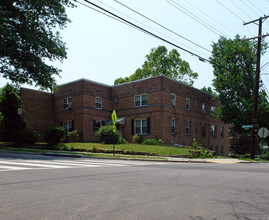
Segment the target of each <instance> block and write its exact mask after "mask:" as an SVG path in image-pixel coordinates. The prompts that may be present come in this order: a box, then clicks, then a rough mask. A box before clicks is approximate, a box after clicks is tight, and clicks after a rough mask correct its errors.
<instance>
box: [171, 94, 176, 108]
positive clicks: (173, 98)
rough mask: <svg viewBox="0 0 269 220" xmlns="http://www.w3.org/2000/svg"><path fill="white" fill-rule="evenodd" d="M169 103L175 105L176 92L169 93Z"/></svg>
mask: <svg viewBox="0 0 269 220" xmlns="http://www.w3.org/2000/svg"><path fill="white" fill-rule="evenodd" d="M171 104H172V105H173V106H176V94H174V93H171Z"/></svg>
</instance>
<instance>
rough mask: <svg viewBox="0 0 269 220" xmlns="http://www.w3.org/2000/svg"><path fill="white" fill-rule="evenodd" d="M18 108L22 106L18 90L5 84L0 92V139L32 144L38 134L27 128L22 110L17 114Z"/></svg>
mask: <svg viewBox="0 0 269 220" xmlns="http://www.w3.org/2000/svg"><path fill="white" fill-rule="evenodd" d="M19 108H22V102H21V98H20V96H19V94H18V91H17V89H16V88H14V87H12V86H11V85H8V84H7V85H6V86H5V87H4V88H3V89H2V90H1V93H0V140H2V141H8V142H15V143H18V144H21V143H29V144H33V143H35V142H36V141H37V139H38V138H39V134H38V133H37V132H36V131H33V130H30V129H28V127H27V122H26V120H25V119H24V111H22V114H18V109H19Z"/></svg>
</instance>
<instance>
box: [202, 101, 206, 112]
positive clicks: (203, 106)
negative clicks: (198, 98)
mask: <svg viewBox="0 0 269 220" xmlns="http://www.w3.org/2000/svg"><path fill="white" fill-rule="evenodd" d="M202 112H203V113H205V103H203V104H202Z"/></svg>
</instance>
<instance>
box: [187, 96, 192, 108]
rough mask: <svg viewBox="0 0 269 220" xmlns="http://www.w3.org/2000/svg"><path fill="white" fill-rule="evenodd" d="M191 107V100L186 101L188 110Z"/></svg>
mask: <svg viewBox="0 0 269 220" xmlns="http://www.w3.org/2000/svg"><path fill="white" fill-rule="evenodd" d="M190 108H191V106H190V99H188V98H187V99H186V109H187V110H190Z"/></svg>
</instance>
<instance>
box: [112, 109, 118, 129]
mask: <svg viewBox="0 0 269 220" xmlns="http://www.w3.org/2000/svg"><path fill="white" fill-rule="evenodd" d="M111 118H112V121H113V132H114V133H116V131H117V128H116V121H117V119H118V117H117V114H116V111H115V109H114V110H113V112H112V115H111Z"/></svg>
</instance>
